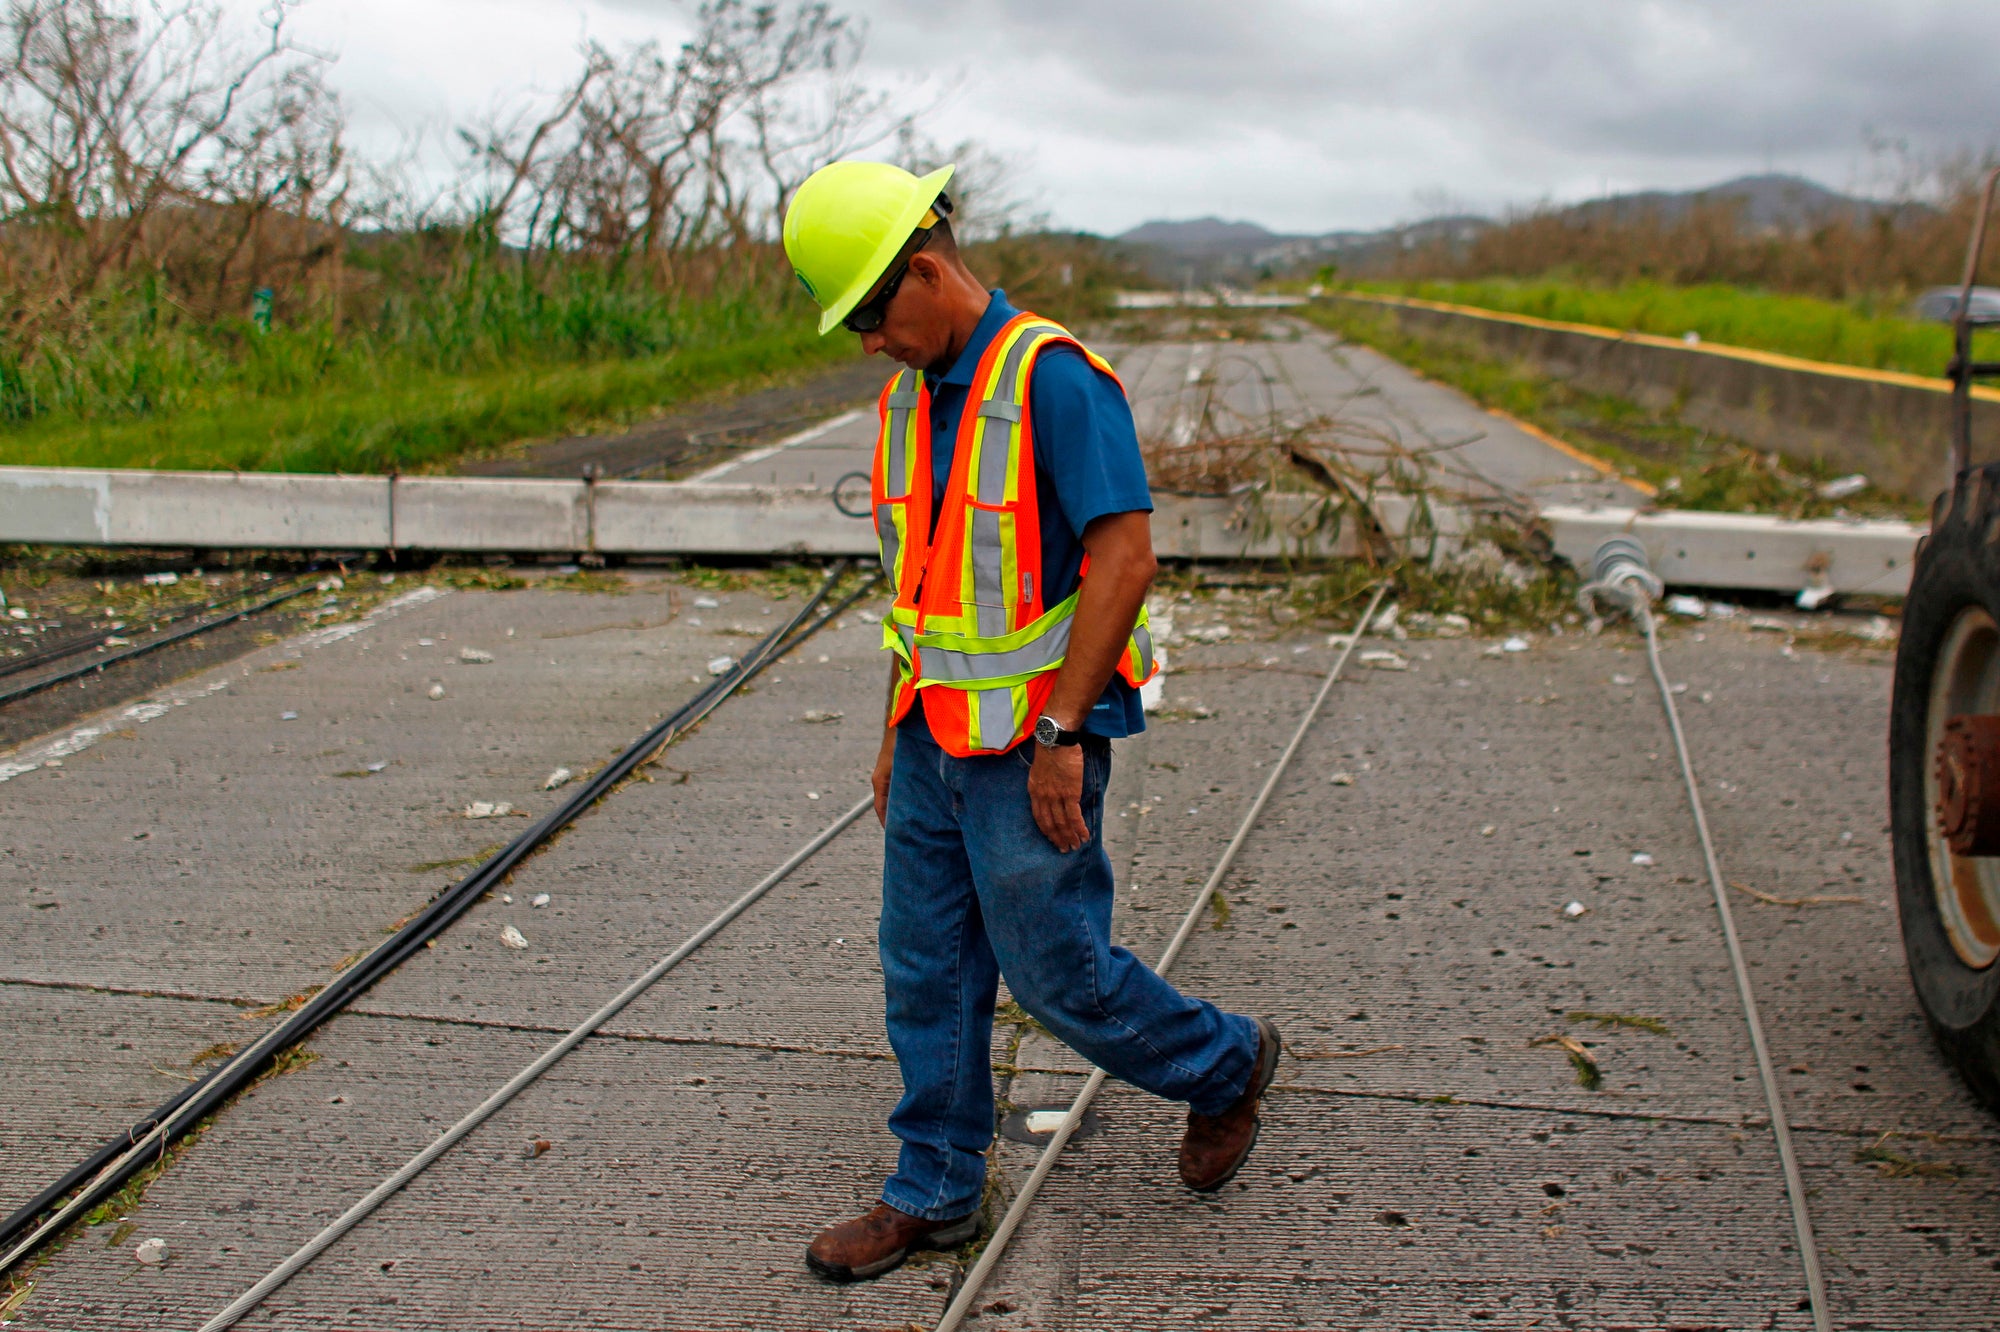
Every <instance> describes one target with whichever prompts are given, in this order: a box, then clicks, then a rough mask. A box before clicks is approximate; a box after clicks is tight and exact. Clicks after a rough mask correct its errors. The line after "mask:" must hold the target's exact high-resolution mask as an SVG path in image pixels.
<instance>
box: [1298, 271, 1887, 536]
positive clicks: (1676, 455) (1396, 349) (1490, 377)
mask: <svg viewBox="0 0 2000 1332" xmlns="http://www.w3.org/2000/svg"><path fill="white" fill-rule="evenodd" d="M1303 313H1304V315H1305V317H1306V318H1307V319H1310V320H1312V321H1313V322H1314V323H1316V324H1319V325H1320V326H1321V327H1323V328H1328V329H1331V330H1332V331H1334V332H1336V333H1338V334H1340V335H1341V336H1342V337H1344V338H1346V339H1348V340H1349V341H1352V342H1357V343H1360V344H1362V345H1363V346H1367V347H1372V348H1374V349H1375V350H1376V351H1379V352H1381V353H1383V354H1384V355H1386V356H1389V357H1391V358H1393V359H1394V360H1397V361H1400V362H1401V363H1403V364H1404V365H1407V366H1409V367H1410V368H1411V369H1413V370H1416V371H1417V372H1419V373H1420V374H1424V375H1427V376H1429V377H1430V378H1432V379H1435V380H1438V381H1439V382H1441V383H1444V384H1448V385H1450V386H1451V387H1453V388H1455V389H1458V390H1459V391H1460V392H1462V393H1464V394H1466V395H1467V396H1468V397H1470V398H1472V399H1473V400H1474V401H1476V402H1478V403H1479V404H1480V405H1482V406H1485V407H1492V408H1497V409H1499V410H1500V411H1503V412H1506V413H1507V414H1509V415H1511V416H1517V417H1519V418H1520V419H1522V420H1524V421H1526V422H1528V423H1529V424H1531V425H1534V426H1537V427H1539V428H1540V429H1542V430H1546V431H1547V432H1548V433H1549V434H1551V435H1553V436H1555V437H1556V438H1557V439H1560V440H1563V441H1564V442H1566V443H1569V444H1572V445H1574V446H1575V447H1577V448H1579V449H1581V450H1583V451H1585V452H1587V453H1590V454H1592V455H1593V456H1595V457H1598V458H1601V459H1603V460H1604V461H1606V462H1608V463H1610V464H1611V465H1612V466H1613V467H1614V468H1615V469H1616V470H1617V471H1618V472H1619V473H1620V474H1622V475H1624V476H1628V477H1635V478H1637V479H1639V480H1641V481H1644V482H1646V483H1648V484H1650V485H1652V486H1654V487H1656V488H1657V489H1658V491H1659V492H1660V498H1661V500H1662V502H1663V503H1668V504H1671V505H1672V506H1673V507H1674V508H1679V509H1707V510H1712V511H1722V512H1730V513H1739V512H1740V513H1772V514H1777V515H1780V516H1782V517H1786V518H1827V517H1835V516H1838V515H1841V514H1854V515H1867V516H1882V517H1898V518H1913V519H1921V518H1922V517H1923V515H1924V513H1925V510H1926V506H1924V505H1922V504H1919V503H1916V502H1914V501H1908V500H1903V499H1900V498H1897V497H1894V496H1887V495H1880V494H1877V493H1875V492H1873V491H1864V492H1862V493H1861V494H1858V495H1852V496H1849V497H1847V498H1845V499H1841V500H1829V499H1825V498H1823V497H1822V496H1821V494H1820V489H1819V488H1820V486H1822V485H1824V484H1825V483H1826V482H1828V481H1830V480H1833V479H1834V477H1835V476H1836V472H1835V471H1834V469H1833V468H1831V467H1829V466H1827V465H1825V464H1823V463H1802V462H1797V461H1794V460H1790V459H1779V458H1777V457H1775V456H1774V455H1771V454H1768V453H1760V452H1758V451H1757V450H1755V449H1752V448H1750V447H1749V446H1747V445H1745V444H1743V443H1742V442H1740V441H1738V440H1733V439H1729V438H1727V437H1724V436H1720V435H1716V434H1714V433H1713V432H1711V431H1707V430H1703V429H1701V428H1700V427H1698V426H1693V425H1689V424H1687V423H1685V422H1683V421H1680V420H1678V419H1676V418H1675V417H1674V416H1673V415H1672V414H1671V413H1666V412H1658V411H1654V410H1652V409H1650V408H1647V407H1644V406H1641V405H1640V404H1638V403H1635V402H1631V401H1629V400H1627V399H1624V398H1615V397H1610V396H1606V395H1603V394H1594V393H1586V392H1584V391H1583V390H1581V389H1579V388H1577V387H1575V386H1574V385H1572V384H1570V383H1568V382H1566V381H1564V380H1561V379H1557V378H1554V377H1551V376H1549V375H1545V374H1542V373H1540V372H1538V371H1536V370H1534V369H1532V368H1531V367H1529V366H1527V365H1525V364H1522V363H1520V362H1517V361H1505V360H1500V359H1498V358H1496V357H1494V356H1493V355H1492V354H1491V353H1490V352H1488V351H1486V350H1485V349H1484V348H1482V347H1481V346H1479V345H1478V344H1477V343H1474V342H1472V341H1470V340H1469V339H1461V338H1454V337H1450V336H1434V337H1416V336H1413V335H1411V334H1409V333H1407V332H1405V331H1404V330H1403V329H1402V328H1401V326H1400V325H1399V324H1398V323H1397V322H1396V320H1395V318H1394V316H1392V315H1390V314H1388V313H1386V312H1383V313H1375V312H1372V311H1369V310H1366V309H1362V308H1358V307H1356V306H1354V305H1352V304H1350V303H1346V302H1316V303H1314V304H1312V305H1310V306H1307V307H1305V308H1304V311H1303Z"/></svg>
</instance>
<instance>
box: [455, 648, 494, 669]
mask: <svg viewBox="0 0 2000 1332" xmlns="http://www.w3.org/2000/svg"><path fill="white" fill-rule="evenodd" d="M458 659H459V660H460V661H462V662H466V663H468V664H470V665H473V666H483V665H485V664H486V663H487V662H489V661H492V660H493V654H492V653H491V652H481V651H480V650H479V649H478V648H475V647H462V648H460V649H459V650H458Z"/></svg>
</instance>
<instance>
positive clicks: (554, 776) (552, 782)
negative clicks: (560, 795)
mask: <svg viewBox="0 0 2000 1332" xmlns="http://www.w3.org/2000/svg"><path fill="white" fill-rule="evenodd" d="M575 775H576V774H575V773H573V772H571V771H570V770H569V769H568V768H557V769H556V770H555V771H554V772H552V773H550V774H549V775H548V777H547V778H546V779H545V780H544V781H543V782H542V789H543V790H544V791H553V790H555V789H556V788H557V787H558V786H561V785H563V784H564V783H566V782H567V781H569V779H570V778H571V777H574V776H575Z"/></svg>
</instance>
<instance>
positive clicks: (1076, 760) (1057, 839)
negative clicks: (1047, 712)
mask: <svg viewBox="0 0 2000 1332" xmlns="http://www.w3.org/2000/svg"><path fill="white" fill-rule="evenodd" d="M1028 743H1029V744H1031V745H1033V744H1035V742H1034V741H1032V740H1030V741H1029V742H1028ZM1028 803H1029V805H1030V806H1031V807H1032V808H1033V809H1034V811H1035V826H1036V827H1038V828H1040V829H1041V830H1042V836H1044V837H1046V838H1048V839H1049V841H1051V842H1053V843H1054V844H1055V848H1056V850H1058V851H1061V852H1062V853H1064V854H1065V855H1067V854H1068V853H1070V852H1071V851H1074V850H1076V849H1077V848H1078V847H1080V846H1082V845H1083V844H1084V843H1085V842H1087V841H1089V840H1090V827H1089V825H1088V824H1086V823H1084V821H1083V746H1081V745H1062V746H1059V747H1057V748H1054V749H1048V748H1043V747H1041V746H1039V745H1038V746H1036V753H1035V764H1034V767H1033V768H1031V769H1029V771H1028Z"/></svg>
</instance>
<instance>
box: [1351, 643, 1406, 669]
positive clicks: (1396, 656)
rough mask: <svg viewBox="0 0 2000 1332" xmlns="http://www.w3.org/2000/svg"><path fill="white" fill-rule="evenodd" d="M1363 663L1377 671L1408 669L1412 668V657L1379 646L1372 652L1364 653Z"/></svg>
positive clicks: (1362, 655)
mask: <svg viewBox="0 0 2000 1332" xmlns="http://www.w3.org/2000/svg"><path fill="white" fill-rule="evenodd" d="M1361 664H1362V665H1363V666H1366V667H1368V668H1370V669H1371V670H1377V671H1407V670H1409V669H1410V659H1409V658H1408V657H1405V656H1404V655H1403V654H1402V653H1400V652H1391V651H1389V650H1388V649H1386V648H1377V649H1375V650H1374V651H1372V652H1364V653H1362V654H1361Z"/></svg>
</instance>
